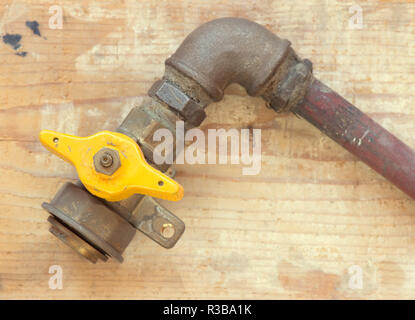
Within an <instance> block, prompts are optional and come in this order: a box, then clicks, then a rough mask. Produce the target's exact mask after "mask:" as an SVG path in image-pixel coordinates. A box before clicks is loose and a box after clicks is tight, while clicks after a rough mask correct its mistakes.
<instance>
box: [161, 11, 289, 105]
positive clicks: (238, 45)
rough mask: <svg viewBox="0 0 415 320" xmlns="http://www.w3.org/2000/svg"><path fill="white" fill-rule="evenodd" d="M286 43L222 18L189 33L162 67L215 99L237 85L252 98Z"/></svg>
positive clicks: (245, 23) (280, 57)
mask: <svg viewBox="0 0 415 320" xmlns="http://www.w3.org/2000/svg"><path fill="white" fill-rule="evenodd" d="M289 47H290V42H289V41H288V40H282V39H280V38H279V37H277V36H276V35H275V34H273V33H272V32H271V31H269V30H267V29H266V28H264V27H263V26H261V25H259V24H257V23H255V22H252V21H249V20H246V19H241V18H222V19H216V20H213V21H210V22H208V23H205V24H203V25H201V26H200V27H199V28H197V29H196V30H194V31H193V32H192V33H190V34H189V35H188V36H187V37H186V39H185V40H184V41H183V42H182V44H181V45H180V47H179V48H178V49H177V51H176V52H175V53H174V54H173V55H172V56H171V57H170V58H169V59H167V60H166V64H167V65H169V66H171V67H173V68H174V69H176V70H178V71H179V72H181V73H183V74H184V75H186V76H188V77H189V78H191V79H194V80H195V81H196V82H197V83H199V85H200V86H201V87H202V88H204V89H205V90H206V92H208V93H209V95H210V96H211V97H212V98H213V99H214V100H215V101H219V100H221V99H222V97H223V91H224V89H225V88H226V87H227V86H228V85H229V84H231V83H234V82H235V83H239V84H240V85H242V86H243V87H245V88H246V90H247V92H248V94H250V95H252V96H255V95H257V94H258V92H259V91H260V90H261V88H262V87H263V86H264V85H265V84H266V83H267V81H268V80H269V79H270V78H271V77H272V76H273V75H274V73H275V72H276V70H277V68H278V67H279V65H280V64H281V62H282V61H283V60H284V59H285V57H286V55H287V54H288V52H289Z"/></svg>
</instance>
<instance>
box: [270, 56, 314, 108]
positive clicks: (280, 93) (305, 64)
mask: <svg viewBox="0 0 415 320" xmlns="http://www.w3.org/2000/svg"><path fill="white" fill-rule="evenodd" d="M312 72H313V65H312V63H311V61H310V60H308V59H305V60H303V61H300V62H298V63H296V64H294V65H293V66H291V67H290V68H289V69H288V72H287V74H286V76H285V77H284V78H283V79H282V81H280V82H279V83H278V85H277V86H276V88H275V89H274V92H273V94H272V96H271V99H270V101H269V105H270V106H271V108H273V109H274V110H275V111H277V112H284V111H290V110H292V109H293V108H294V107H296V106H297V105H298V104H299V103H300V102H301V100H303V98H304V96H305V94H306V92H307V89H308V87H309V86H310V84H311V82H312V81H313V75H312Z"/></svg>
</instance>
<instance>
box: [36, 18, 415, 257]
mask: <svg viewBox="0 0 415 320" xmlns="http://www.w3.org/2000/svg"><path fill="white" fill-rule="evenodd" d="M231 83H238V84H240V85H241V86H243V87H244V88H245V89H246V91H247V93H248V94H249V95H251V96H260V97H262V98H263V99H264V100H265V101H266V102H267V104H268V106H269V107H270V108H272V109H274V110H275V111H276V112H284V111H291V112H293V113H294V114H296V115H298V116H299V117H301V118H303V119H305V120H307V121H309V122H310V123H311V124H313V125H314V126H315V127H317V128H318V129H319V130H321V131H322V132H323V133H325V134H327V135H328V136H329V137H330V138H331V139H333V140H334V141H336V142H337V143H339V144H340V145H341V146H343V147H344V148H346V149H347V150H349V151H350V152H351V153H352V154H354V155H355V156H356V157H358V158H359V159H361V160H362V161H363V162H365V163H366V164H367V165H368V166H370V167H371V168H373V169H374V170H376V171H377V172H379V173H380V174H381V175H383V176H384V177H385V178H387V179H388V180H389V181H391V182H392V183H393V184H395V185H396V186H397V187H399V188H400V189H401V190H403V191H404V192H406V193H407V194H408V195H409V196H411V197H412V198H415V153H414V151H413V150H412V149H411V148H409V147H408V146H407V145H406V144H404V143H403V142H402V141H400V140H399V139H398V138H396V137H395V136H394V135H392V134H391V133H390V132H388V131H387V130H385V129H384V128H382V127H381V126H380V125H379V124H377V123H376V122H375V121H373V120H372V119H370V118H369V117H368V116H367V115H365V114H364V113H362V112H361V111H360V110H359V109H357V108H356V107H354V106H353V105H352V104H351V103H349V102H348V101H346V100H345V99H344V98H342V97H341V96H340V95H339V94H337V93H336V92H334V91H333V90H332V89H330V88H329V87H327V86H326V85H324V84H323V83H322V82H320V81H319V80H317V79H316V78H315V77H314V76H313V74H312V64H311V62H310V61H309V60H302V59H300V58H299V57H298V55H297V54H296V53H295V52H294V50H293V49H292V48H291V44H290V42H289V41H287V40H283V39H280V38H279V37H277V36H276V35H274V34H273V33H272V32H270V31H268V30H267V29H265V28H264V27H262V26H260V25H259V24H256V23H254V22H251V21H248V20H245V19H239V18H222V19H217V20H213V21H210V22H208V23H205V24H203V25H202V26H200V27H199V28H197V29H196V30H195V31H193V32H192V33H191V34H190V35H188V36H187V38H186V39H185V40H184V41H183V43H182V44H181V45H180V47H179V48H178V49H177V51H176V52H175V53H174V54H173V55H172V56H171V57H170V58H168V59H167V60H166V68H165V73H164V76H163V78H162V79H161V80H159V81H156V82H155V83H154V85H153V86H152V87H151V88H150V90H149V97H147V98H146V99H145V100H144V101H143V103H142V104H141V105H140V106H136V107H134V108H133V109H132V110H131V111H130V113H129V114H128V115H127V117H126V118H125V119H124V121H123V122H122V124H121V125H120V126H119V127H118V129H117V130H116V132H109V131H103V132H100V133H97V134H94V135H92V136H90V137H86V138H80V137H74V136H69V135H66V134H62V133H57V132H53V131H47V130H44V131H42V132H41V134H40V140H41V142H42V143H43V144H44V145H45V146H46V148H47V149H49V150H50V151H52V152H53V153H55V154H57V155H58V156H60V157H61V158H63V159H64V160H66V161H68V162H70V163H72V164H73V165H74V166H75V167H76V169H77V171H78V175H79V179H80V181H79V182H78V183H66V184H65V185H64V186H63V187H62V188H61V189H60V190H59V191H58V193H57V194H56V195H55V197H54V198H53V200H52V201H51V202H50V203H44V204H43V207H44V208H45V209H46V210H47V211H48V212H49V213H50V214H51V215H50V217H49V219H48V220H49V222H50V223H51V227H50V231H51V232H52V233H53V234H54V235H55V236H57V237H58V238H59V239H61V240H62V241H64V242H65V243H66V244H68V245H69V246H70V247H72V248H73V249H75V250H76V251H77V252H78V253H80V254H81V255H82V256H84V257H86V258H88V259H89V260H90V261H92V262H96V261H97V260H98V259H100V260H104V261H105V260H107V258H108V257H113V258H116V259H117V260H118V261H122V260H123V258H122V253H123V252H124V250H125V248H126V247H127V246H128V244H129V243H130V241H131V240H132V238H133V236H134V234H135V231H136V230H139V231H141V232H143V233H144V234H145V235H147V236H148V237H150V238H151V239H152V240H154V241H156V242H157V243H159V244H160V245H162V246H163V247H165V248H171V247H172V246H174V244H175V243H176V242H177V241H178V240H179V238H180V236H181V235H182V234H183V232H184V223H183V222H182V221H181V220H180V219H179V218H178V217H176V216H175V215H174V214H173V213H171V212H170V211H168V210H167V209H166V208H164V207H162V206H161V205H160V204H159V203H157V202H156V201H155V200H154V199H153V197H156V198H163V199H167V200H180V198H181V197H182V196H183V188H182V187H181V186H180V185H179V184H178V183H177V182H175V181H174V180H173V179H172V176H173V170H172V169H171V167H170V165H169V164H157V163H156V161H154V159H153V151H154V149H155V147H156V145H157V142H156V141H154V140H153V134H154V132H155V131H156V130H158V129H167V130H170V131H171V132H172V133H173V137H174V136H175V133H176V132H175V130H176V126H175V124H176V122H177V121H184V123H185V130H188V129H191V128H193V127H196V126H199V125H200V124H201V123H202V121H203V120H204V118H205V117H206V114H205V111H204V109H205V108H206V106H208V105H209V104H210V103H212V102H214V101H220V100H221V99H222V98H223V94H224V89H225V88H226V87H227V86H228V85H229V84H231ZM173 143H174V144H176V141H173ZM175 149H176V146H175V145H174V146H173V147H172V148H171V150H175ZM172 156H173V158H174V156H175V154H173V155H172Z"/></svg>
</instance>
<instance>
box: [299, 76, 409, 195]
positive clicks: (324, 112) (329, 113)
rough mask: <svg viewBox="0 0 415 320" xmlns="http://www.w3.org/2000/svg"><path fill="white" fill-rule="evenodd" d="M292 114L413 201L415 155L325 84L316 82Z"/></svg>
mask: <svg viewBox="0 0 415 320" xmlns="http://www.w3.org/2000/svg"><path fill="white" fill-rule="evenodd" d="M293 112H294V113H295V114H297V115H299V116H300V117H302V118H304V119H305V120H307V121H308V122H310V123H311V124H313V125H314V126H315V127H317V128H318V129H319V130H321V131H322V132H324V133H325V134H327V135H328V136H329V137H330V138H331V139H333V140H334V141H336V142H337V143H338V144H340V145H341V146H343V147H344V148H345V149H347V150H349V151H350V152H351V153H353V154H354V155H355V156H356V157H358V158H359V159H361V160H362V161H363V162H365V163H366V164H367V165H368V166H369V167H371V168H372V169H374V170H376V171H377V172H378V173H380V174H381V175H382V176H384V177H385V178H386V179H388V180H389V181H390V182H392V183H393V184H395V185H396V186H397V187H398V188H400V189H401V190H402V191H404V192H405V193H407V194H408V195H409V196H411V197H412V198H414V199H415V152H414V151H413V150H412V149H411V148H410V147H408V146H407V145H406V144H404V143H403V142H402V141H401V140H399V139H398V138H397V137H395V136H394V135H393V134H391V133H390V132H389V131H387V130H386V129H385V128H383V127H382V126H381V125H379V124H378V123H376V122H375V121H374V120H372V119H371V118H370V117H368V116H367V115H366V114H364V113H363V112H361V111H360V110H359V109H357V108H356V107H355V106H353V105H352V104H351V103H350V102H348V101H346V100H345V99H344V98H342V97H341V96H340V95H339V94H337V93H336V92H334V91H333V90H332V89H330V88H329V87H327V86H326V85H325V84H323V83H322V82H320V81H319V80H316V79H315V80H314V81H313V83H312V84H311V86H310V87H309V88H308V91H307V93H306V95H305V97H304V100H303V101H302V102H301V103H300V104H299V105H297V107H295V109H294V110H293Z"/></svg>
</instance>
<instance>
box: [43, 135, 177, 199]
mask: <svg viewBox="0 0 415 320" xmlns="http://www.w3.org/2000/svg"><path fill="white" fill-rule="evenodd" d="M39 139H40V141H41V142H42V144H43V145H44V146H45V147H46V148H47V149H48V150H49V151H51V152H53V153H54V154H56V155H57V156H59V157H61V158H62V159H63V160H65V161H68V162H69V163H71V164H72V165H73V166H74V167H75V168H76V170H77V172H78V176H79V179H80V180H81V182H82V183H83V184H84V186H85V187H86V188H87V189H88V191H89V192H91V193H92V194H94V195H96V196H97V197H100V198H103V199H106V200H108V201H120V200H123V199H126V198H128V197H130V196H132V195H133V194H135V193H141V194H146V195H149V196H152V197H156V198H161V199H166V200H172V201H178V200H180V199H181V198H182V197H183V193H184V191H183V187H182V186H181V185H180V184H178V183H177V182H176V181H174V180H173V179H171V178H169V177H168V176H166V175H165V174H163V173H162V172H161V171H159V170H157V169H154V168H153V167H152V166H150V165H149V164H148V163H147V162H146V160H145V158H144V155H143V153H142V151H141V149H140V147H139V146H138V145H137V143H136V142H135V141H134V140H133V139H131V138H130V137H128V136H126V135H124V134H122V133H118V132H110V131H101V132H98V133H96V134H94V135H92V136H89V137H77V136H72V135H69V134H64V133H59V132H54V131H50V130H42V131H41V132H40V135H39ZM103 149H105V150H107V151H109V153H110V155H111V154H112V155H114V153H117V154H118V159H113V157H110V158H111V160H112V161H113V162H112V163H110V165H114V164H115V163H114V162H117V161H118V164H119V166H117V167H118V169H117V168H113V171H114V169H115V171H114V172H113V173H112V174H109V173H108V172H107V173H101V172H100V170H98V172H97V164H96V162H97V161H98V160H99V159H98V160H97V159H96V158H97V156H98V155H101V158H100V159H102V154H103V153H106V152H105V150H103ZM98 152H100V153H99V154H98V155H97V153H98ZM106 154H108V153H106ZM94 156H95V159H94ZM104 160H105V161H104V162H102V161H101V162H100V163H101V164H102V163H103V164H104V165H107V166H108V163H107V162H106V161H107V160H108V157H105V155H104ZM110 162H111V161H110ZM109 169H111V168H109Z"/></svg>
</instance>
